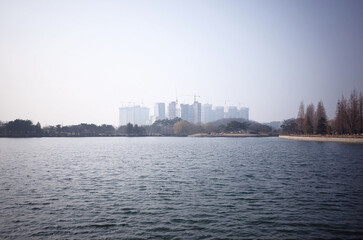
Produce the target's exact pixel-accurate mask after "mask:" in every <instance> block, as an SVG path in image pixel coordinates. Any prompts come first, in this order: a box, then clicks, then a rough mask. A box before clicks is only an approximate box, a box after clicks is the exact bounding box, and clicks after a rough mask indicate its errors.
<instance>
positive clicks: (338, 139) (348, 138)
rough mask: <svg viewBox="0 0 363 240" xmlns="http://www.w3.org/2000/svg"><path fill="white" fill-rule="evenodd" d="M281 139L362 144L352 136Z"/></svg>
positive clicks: (293, 136)
mask: <svg viewBox="0 0 363 240" xmlns="http://www.w3.org/2000/svg"><path fill="white" fill-rule="evenodd" d="M279 138H281V139H287V140H295V141H309V142H336V143H356V144H363V137H354V136H296V135H279Z"/></svg>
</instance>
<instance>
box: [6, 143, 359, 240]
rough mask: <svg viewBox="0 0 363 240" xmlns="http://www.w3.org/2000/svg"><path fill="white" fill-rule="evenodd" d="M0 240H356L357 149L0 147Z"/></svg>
mask: <svg viewBox="0 0 363 240" xmlns="http://www.w3.org/2000/svg"><path fill="white" fill-rule="evenodd" d="M0 171H1V172H0V173H1V174H0V239H30V238H32V239H243V238H260V239H261V238H263V239H282V238H285V239H286V238H293V239H307V238H310V239H311V238H336V237H337V238H344V239H349V238H358V239H359V238H361V239H362V238H363V146H362V145H350V144H338V143H316V142H298V141H289V140H281V139H278V138H41V139H36V138H33V139H0Z"/></svg>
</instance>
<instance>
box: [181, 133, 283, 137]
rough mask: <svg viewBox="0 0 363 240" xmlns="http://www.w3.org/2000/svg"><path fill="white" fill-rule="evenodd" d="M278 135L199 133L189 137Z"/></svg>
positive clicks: (265, 135) (259, 135)
mask: <svg viewBox="0 0 363 240" xmlns="http://www.w3.org/2000/svg"><path fill="white" fill-rule="evenodd" d="M277 136H278V135H277V134H249V133H210V134H208V133H197V134H192V135H188V137H277Z"/></svg>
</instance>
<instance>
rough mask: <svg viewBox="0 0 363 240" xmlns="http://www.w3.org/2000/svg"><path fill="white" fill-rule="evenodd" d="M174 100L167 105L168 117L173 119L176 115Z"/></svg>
mask: <svg viewBox="0 0 363 240" xmlns="http://www.w3.org/2000/svg"><path fill="white" fill-rule="evenodd" d="M176 105H177V104H176V102H171V103H169V107H168V116H169V119H174V118H176V117H178V113H177V109H176V107H177V106H176Z"/></svg>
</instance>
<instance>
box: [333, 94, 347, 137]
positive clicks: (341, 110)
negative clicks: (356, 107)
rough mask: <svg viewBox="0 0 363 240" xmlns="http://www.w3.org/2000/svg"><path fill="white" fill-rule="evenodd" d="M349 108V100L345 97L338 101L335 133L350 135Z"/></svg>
mask: <svg viewBox="0 0 363 240" xmlns="http://www.w3.org/2000/svg"><path fill="white" fill-rule="evenodd" d="M347 109H348V106H347V100H346V99H345V97H344V95H342V98H341V99H340V100H338V103H337V110H336V113H335V120H334V129H335V132H336V133H338V134H346V133H348V129H349V126H348V111H347Z"/></svg>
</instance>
